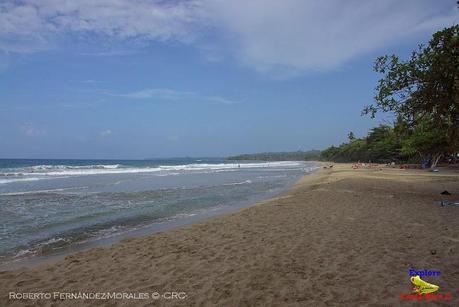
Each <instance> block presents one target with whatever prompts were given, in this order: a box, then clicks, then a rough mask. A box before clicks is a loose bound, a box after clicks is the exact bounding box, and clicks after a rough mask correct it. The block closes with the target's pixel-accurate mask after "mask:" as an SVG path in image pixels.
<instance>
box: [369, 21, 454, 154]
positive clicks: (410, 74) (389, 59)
mask: <svg viewBox="0 0 459 307" xmlns="http://www.w3.org/2000/svg"><path fill="white" fill-rule="evenodd" d="M374 70H375V71H376V72H378V73H381V74H382V75H383V78H382V79H381V80H379V82H378V85H377V87H376V96H375V101H376V103H375V104H374V105H369V106H367V107H365V109H364V110H363V112H362V113H363V114H370V115H371V116H372V117H374V116H375V114H376V112H378V111H382V112H394V113H395V114H396V115H397V116H399V117H400V118H402V119H403V120H404V121H405V122H406V123H407V124H408V125H409V126H410V127H413V126H415V125H416V124H418V123H420V122H423V121H424V120H425V119H426V118H429V119H430V120H432V121H434V122H435V123H436V126H437V127H438V128H440V129H441V130H442V131H443V132H444V134H445V137H446V138H447V139H448V143H449V147H452V148H454V149H455V150H457V148H458V146H459V25H455V26H452V27H450V28H446V29H444V30H441V31H439V32H437V33H435V34H434V35H433V38H432V39H431V41H430V42H429V44H428V45H427V46H425V47H424V46H422V45H421V46H419V48H418V50H416V51H414V52H413V53H412V55H411V58H410V59H409V60H408V61H401V60H400V59H399V58H398V57H397V56H396V55H392V56H387V55H386V56H382V57H379V58H378V59H377V60H376V62H375V66H374Z"/></svg>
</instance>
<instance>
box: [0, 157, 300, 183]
mask: <svg viewBox="0 0 459 307" xmlns="http://www.w3.org/2000/svg"><path fill="white" fill-rule="evenodd" d="M302 165H304V162H300V161H279V162H259V163H213V164H212V163H192V164H182V165H160V166H157V167H129V166H123V165H120V164H111V165H85V166H73V165H35V166H31V167H27V168H22V169H20V171H18V170H16V171H12V170H11V169H10V170H5V171H4V172H3V173H0V178H2V179H0V184H5V183H12V182H18V181H35V180H41V179H51V178H57V177H61V178H66V177H70V176H88V175H104V174H135V173H157V175H159V176H167V175H177V174H178V173H177V172H198V171H199V172H221V171H234V170H238V169H253V168H270V169H279V170H285V168H289V167H290V168H291V167H301V166H302Z"/></svg>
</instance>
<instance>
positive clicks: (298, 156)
mask: <svg viewBox="0 0 459 307" xmlns="http://www.w3.org/2000/svg"><path fill="white" fill-rule="evenodd" d="M319 158H320V150H309V151H291V152H263V153H255V154H244V155H238V156H233V157H228V160H257V161H304V160H308V161H312V160H319Z"/></svg>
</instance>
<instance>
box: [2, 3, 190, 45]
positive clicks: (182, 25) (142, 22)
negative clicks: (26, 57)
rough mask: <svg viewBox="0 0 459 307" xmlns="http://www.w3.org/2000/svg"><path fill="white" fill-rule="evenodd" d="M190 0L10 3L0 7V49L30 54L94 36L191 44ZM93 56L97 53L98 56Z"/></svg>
mask: <svg viewBox="0 0 459 307" xmlns="http://www.w3.org/2000/svg"><path fill="white" fill-rule="evenodd" d="M194 6H195V4H194V2H193V1H174V2H173V3H172V2H171V3H168V2H165V1H159V0H156V1H149V0H136V1H131V0H98V1H93V0H78V1H74V0H24V1H21V2H18V1H14V0H10V1H6V2H2V3H1V4H0V49H4V50H8V51H13V52H28V51H29V52H31V51H36V50H41V49H44V48H46V47H47V43H48V42H50V41H51V40H52V39H53V38H57V37H58V36H59V35H62V34H65V33H69V32H74V33H85V32H89V33H93V34H96V35H103V36H107V37H110V38H112V39H120V40H123V39H132V38H135V39H145V40H159V41H167V40H179V41H182V42H188V41H191V40H192V39H193V33H192V32H190V30H189V29H190V27H191V25H192V24H193V23H194V22H195V18H197V16H199V14H196V13H195V12H194V11H195V9H194ZM96 54H97V53H96Z"/></svg>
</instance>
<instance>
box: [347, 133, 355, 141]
mask: <svg viewBox="0 0 459 307" xmlns="http://www.w3.org/2000/svg"><path fill="white" fill-rule="evenodd" d="M347 138H348V139H349V141H353V140H355V135H354V132H352V131H349V133H348V134H347Z"/></svg>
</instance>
